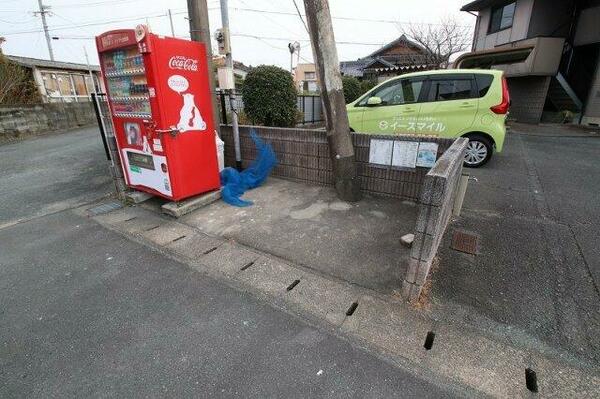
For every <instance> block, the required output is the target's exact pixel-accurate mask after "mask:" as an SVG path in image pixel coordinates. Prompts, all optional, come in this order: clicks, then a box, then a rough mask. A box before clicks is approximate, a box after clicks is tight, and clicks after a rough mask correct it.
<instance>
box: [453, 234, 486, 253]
mask: <svg viewBox="0 0 600 399" xmlns="http://www.w3.org/2000/svg"><path fill="white" fill-rule="evenodd" d="M450 248H452V249H454V250H456V251H460V252H464V253H467V254H471V255H477V253H478V252H479V251H478V250H479V237H478V236H476V235H475V234H471V233H467V232H465V231H461V230H456V231H455V232H454V235H453V236H452V244H451V245H450Z"/></svg>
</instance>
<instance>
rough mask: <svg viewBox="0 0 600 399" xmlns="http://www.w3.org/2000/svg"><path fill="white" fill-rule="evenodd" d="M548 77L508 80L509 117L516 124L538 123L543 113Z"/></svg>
mask: <svg viewBox="0 0 600 399" xmlns="http://www.w3.org/2000/svg"><path fill="white" fill-rule="evenodd" d="M550 79H551V78H550V77H549V76H525V77H518V78H517V77H515V78H508V79H507V82H508V90H509V92H510V99H511V106H510V114H509V117H510V118H511V119H515V120H517V121H518V122H524V123H539V122H540V120H541V118H542V112H543V111H544V104H545V102H546V96H547V95H548V87H549V86H550Z"/></svg>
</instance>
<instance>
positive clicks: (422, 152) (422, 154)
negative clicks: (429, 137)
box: [417, 142, 438, 168]
mask: <svg viewBox="0 0 600 399" xmlns="http://www.w3.org/2000/svg"><path fill="white" fill-rule="evenodd" d="M437 152H438V145H437V143H426V142H423V143H419V152H418V154H417V166H422V167H424V168H432V167H433V165H435V161H436V160H437Z"/></svg>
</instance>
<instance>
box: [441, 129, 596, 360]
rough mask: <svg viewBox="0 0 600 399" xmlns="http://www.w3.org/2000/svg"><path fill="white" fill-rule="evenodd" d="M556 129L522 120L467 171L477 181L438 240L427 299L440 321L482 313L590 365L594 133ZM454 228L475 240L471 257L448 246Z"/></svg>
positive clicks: (521, 336)
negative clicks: (499, 147) (498, 148)
mask: <svg viewBox="0 0 600 399" xmlns="http://www.w3.org/2000/svg"><path fill="white" fill-rule="evenodd" d="M560 129H561V127H555V126H545V127H543V129H542V128H541V127H536V128H535V129H534V130H535V134H531V132H529V130H528V127H527V125H519V126H518V128H517V129H513V131H512V132H511V133H510V134H509V135H508V137H507V141H506V145H505V151H504V152H503V153H501V154H496V155H495V156H494V158H493V159H492V160H491V161H490V163H489V164H488V165H486V166H485V167H483V168H480V169H468V170H466V171H467V172H468V173H469V174H471V176H473V177H475V178H476V180H473V181H471V182H470V185H469V189H468V192H467V196H466V199H465V203H464V209H463V213H462V215H461V217H460V218H458V219H457V220H456V222H455V223H454V224H453V225H452V226H451V227H450V229H449V231H448V233H447V234H446V237H445V240H444V242H443V243H442V245H441V247H440V251H439V256H440V266H439V267H438V270H437V271H436V273H435V274H434V275H433V287H432V295H431V301H432V303H433V308H434V309H436V310H437V311H438V312H440V313H441V314H443V315H444V317H446V318H461V319H463V320H464V321H467V322H472V323H478V324H483V323H482V319H489V320H491V321H493V322H495V323H499V324H491V325H495V326H505V327H506V328H505V330H506V329H510V330H511V334H512V337H513V339H515V340H516V341H519V340H521V341H528V342H529V343H532V342H533V344H534V345H536V346H538V347H540V348H544V347H548V350H552V349H559V350H563V351H566V352H567V353H569V354H574V355H576V356H578V357H580V358H586V359H589V360H592V361H593V362H596V364H597V363H598V362H600V292H599V290H598V287H599V285H600V250H599V248H598V245H597V243H598V237H599V236H600V209H599V207H598V193H599V192H600V179H599V178H598V176H599V175H600V163H599V162H598V153H600V138H598V137H597V136H594V135H590V134H582V133H578V132H576V133H577V134H574V133H573V132H566V133H568V134H564V135H561V134H560V131H558V132H557V131H554V130H560ZM566 136H568V137H566ZM586 136H587V137H586ZM455 230H464V231H467V232H470V233H473V234H475V235H476V236H478V237H479V251H478V254H477V255H469V254H465V253H461V252H457V251H455V250H452V249H450V244H451V238H452V234H453V232H454V231H455ZM491 328H496V327H491ZM515 337H516V338H515Z"/></svg>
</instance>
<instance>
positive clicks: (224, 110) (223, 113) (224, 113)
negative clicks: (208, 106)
mask: <svg viewBox="0 0 600 399" xmlns="http://www.w3.org/2000/svg"><path fill="white" fill-rule="evenodd" d="M219 99H220V100H221V118H222V120H221V123H222V124H224V125H226V124H227V105H225V93H223V92H220V93H219Z"/></svg>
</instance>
